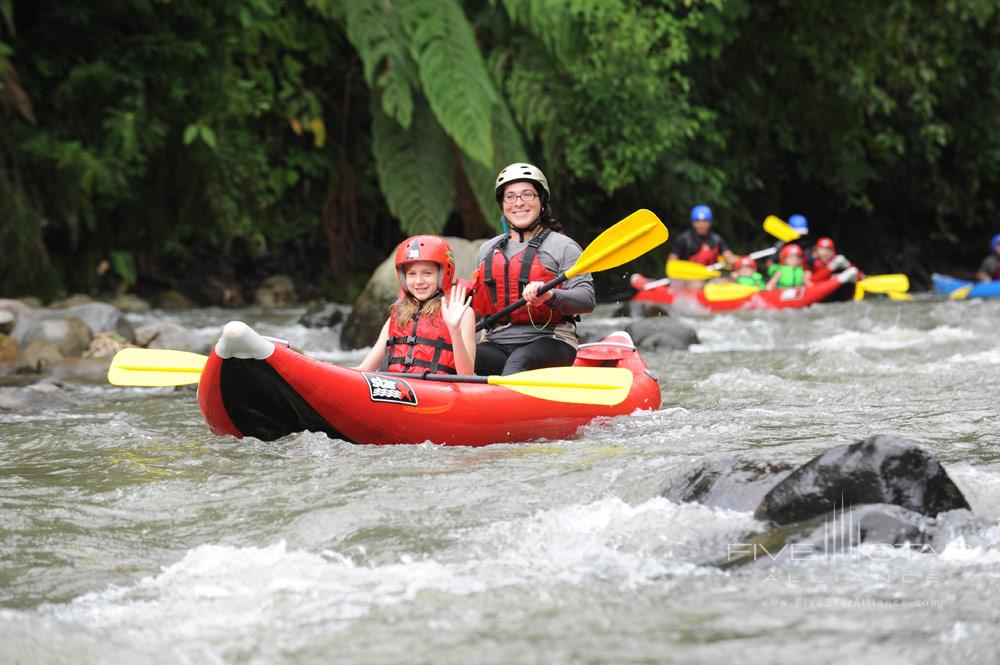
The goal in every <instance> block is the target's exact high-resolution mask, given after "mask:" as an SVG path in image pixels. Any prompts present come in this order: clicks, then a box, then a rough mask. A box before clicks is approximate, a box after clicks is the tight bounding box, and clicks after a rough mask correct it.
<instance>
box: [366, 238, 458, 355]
mask: <svg viewBox="0 0 1000 665" xmlns="http://www.w3.org/2000/svg"><path fill="white" fill-rule="evenodd" d="M396 274H397V276H398V277H399V286H400V287H401V288H402V289H403V292H402V293H401V294H400V298H399V300H397V301H396V302H395V303H394V304H393V305H392V307H390V308H389V319H388V320H387V321H386V322H385V325H384V326H382V332H381V333H380V334H379V337H378V341H376V342H375V345H374V346H372V350H371V351H369V352H368V355H367V356H365V359H364V360H363V361H361V364H360V365H358V366H357V367H355V369H360V370H362V371H365V372H373V371H375V370H379V371H383V372H410V373H422V372H430V373H432V374H456V373H457V374H472V373H473V370H474V368H475V358H476V320H475V316H473V314H472V310H471V309H470V302H469V299H468V298H467V291H466V288H465V286H464V285H462V284H460V283H458V282H457V280H455V259H454V255H453V254H452V252H451V247H449V246H448V243H447V242H446V241H445V240H444V239H443V238H438V237H437V236H426V235H422V236H413V237H412V238H407V239H406V240H404V241H403V243H402V244H401V245H400V246H399V248H398V249H397V250H396ZM446 294H447V295H446Z"/></svg>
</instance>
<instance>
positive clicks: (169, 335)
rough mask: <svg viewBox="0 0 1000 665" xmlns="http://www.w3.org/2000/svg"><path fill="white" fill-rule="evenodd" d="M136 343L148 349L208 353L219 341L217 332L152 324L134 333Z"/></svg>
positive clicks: (167, 324) (168, 324)
mask: <svg viewBox="0 0 1000 665" xmlns="http://www.w3.org/2000/svg"><path fill="white" fill-rule="evenodd" d="M135 334H136V343H137V344H138V345H139V346H145V347H148V348H150V349H173V350H175V351H191V352H193V353H209V352H211V350H212V345H214V344H215V342H216V341H217V340H218V339H219V333H218V332H217V331H198V330H188V329H187V328H185V327H184V326H180V325H177V324H176V323H154V324H150V325H148V326H142V327H140V328H139V329H137V330H136V331H135Z"/></svg>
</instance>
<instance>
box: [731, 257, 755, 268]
mask: <svg viewBox="0 0 1000 665" xmlns="http://www.w3.org/2000/svg"><path fill="white" fill-rule="evenodd" d="M743 268H753V269H754V270H756V269H757V262H756V261H754V260H753V258H752V257H750V256H744V257H743V258H741V259H740V260H739V261H737V262H736V269H737V270H742V269H743Z"/></svg>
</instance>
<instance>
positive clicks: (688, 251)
mask: <svg viewBox="0 0 1000 665" xmlns="http://www.w3.org/2000/svg"><path fill="white" fill-rule="evenodd" d="M712 221H713V219H712V209H711V208H709V207H708V206H707V205H696V206H695V207H693V208H691V228H690V229H688V230H686V231H684V232H683V233H681V234H680V235H679V236H677V240H675V241H674V245H673V249H671V250H670V254H668V255H667V260H668V261H676V260H678V259H681V260H684V261H694V262H695V263H700V264H702V265H705V266H710V265H712V264H714V263H718V262H719V256H722V257H723V258H724V259H725V260H726V263H728V264H730V265H732V264H734V263H736V259H737V256H736V255H735V254H733V253H732V252H731V251H730V250H729V243H727V242H726V240H725V238H723V237H722V236H721V235H719V234H718V233H716V232H715V231H713V230H712Z"/></svg>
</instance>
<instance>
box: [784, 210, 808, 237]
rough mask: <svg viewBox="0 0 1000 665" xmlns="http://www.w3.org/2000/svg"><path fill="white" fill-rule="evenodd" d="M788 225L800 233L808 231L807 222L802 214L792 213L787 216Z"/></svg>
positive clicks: (803, 233)
mask: <svg viewBox="0 0 1000 665" xmlns="http://www.w3.org/2000/svg"><path fill="white" fill-rule="evenodd" d="M788 225H789V226H790V227H792V228H793V229H795V230H796V231H798V232H799V233H801V234H802V235H805V234H807V233H809V222H808V221H806V218H805V217H804V216H803V215H792V216H791V217H789V218H788Z"/></svg>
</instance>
